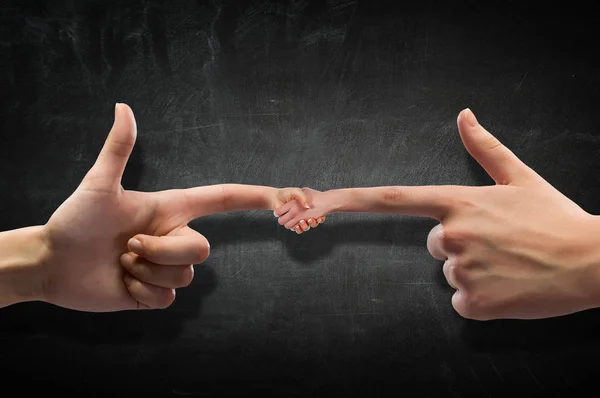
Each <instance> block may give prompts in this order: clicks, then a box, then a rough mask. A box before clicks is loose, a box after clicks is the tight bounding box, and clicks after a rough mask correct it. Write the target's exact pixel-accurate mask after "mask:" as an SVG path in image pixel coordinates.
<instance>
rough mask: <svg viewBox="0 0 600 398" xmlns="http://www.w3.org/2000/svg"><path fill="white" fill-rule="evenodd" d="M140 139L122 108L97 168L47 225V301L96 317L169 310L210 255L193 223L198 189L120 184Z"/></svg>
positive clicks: (125, 108)
mask: <svg viewBox="0 0 600 398" xmlns="http://www.w3.org/2000/svg"><path fill="white" fill-rule="evenodd" d="M135 138H136V123H135V119H134V116H133V112H132V111H131V109H130V108H129V107H128V106H127V105H124V104H119V105H117V106H116V108H115V123H114V125H113V127H112V129H111V131H110V133H109V135H108V138H107V140H106V142H105V144H104V147H103V148H102V151H101V152H100V155H99V156H98V158H97V160H96V162H95V164H94V165H93V167H92V168H91V169H90V171H89V172H88V173H87V175H86V176H85V178H84V179H83V181H82V182H81V184H80V185H79V187H78V188H77V189H76V190H75V192H74V193H73V194H72V195H71V196H70V197H69V198H68V199H67V200H66V201H65V202H64V203H63V204H62V205H61V206H60V207H59V208H58V209H57V210H56V212H55V213H54V214H53V215H52V217H51V218H50V220H49V221H48V223H47V224H46V225H44V226H43V232H42V235H43V241H44V242H45V246H46V247H47V253H46V255H45V256H44V260H43V263H42V265H41V267H40V272H41V273H43V276H44V278H43V280H44V283H43V292H42V293H41V297H42V300H43V301H47V302H50V303H53V304H55V305H58V306H61V307H66V308H71V309H75V310H82V311H93V312H104V311H118V310H128V309H142V308H144V309H146V308H165V307H168V306H169V305H170V304H171V303H172V302H173V300H174V299H175V289H176V288H179V287H183V286H186V285H188V284H189V283H190V282H191V281H192V278H193V275H194V270H193V267H192V264H198V263H201V262H203V261H204V260H206V258H207V257H208V255H209V244H208V241H207V240H206V239H205V238H204V237H203V236H202V235H200V234H199V233H197V232H196V231H194V230H192V229H191V228H189V227H188V226H187V223H188V222H189V221H191V220H192V219H194V218H196V216H197V213H198V212H199V211H200V209H198V203H200V202H201V200H202V198H201V197H200V195H199V194H198V192H199V191H198V190H193V189H190V190H169V191H161V192H153V193H143V192H135V191H126V190H124V189H123V187H122V186H121V176H122V174H123V171H124V169H125V166H126V164H127V160H128V158H129V156H130V154H131V151H132V149H133V145H134V143H135ZM132 237H133V238H132ZM130 238H131V239H130ZM123 253H125V254H123Z"/></svg>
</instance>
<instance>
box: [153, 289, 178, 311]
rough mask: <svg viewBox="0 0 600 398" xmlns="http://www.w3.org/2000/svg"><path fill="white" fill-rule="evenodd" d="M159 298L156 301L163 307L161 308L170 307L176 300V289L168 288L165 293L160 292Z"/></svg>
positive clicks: (157, 305) (158, 305)
mask: <svg viewBox="0 0 600 398" xmlns="http://www.w3.org/2000/svg"><path fill="white" fill-rule="evenodd" d="M157 299H158V300H157V302H156V307H157V308H161V309H164V308H168V307H170V306H171V304H173V302H174V301H175V290H174V289H171V290H168V291H166V292H165V293H163V294H160V295H159V296H158V297H157Z"/></svg>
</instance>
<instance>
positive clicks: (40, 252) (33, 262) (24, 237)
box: [0, 226, 45, 308]
mask: <svg viewBox="0 0 600 398" xmlns="http://www.w3.org/2000/svg"><path fill="white" fill-rule="evenodd" d="M44 256H45V245H44V244H43V239H42V227H39V226H36V227H27V228H21V229H16V230H12V231H6V232H0V308H1V307H6V306H9V305H11V304H16V303H19V302H24V301H33V300H39V299H40V298H41V293H42V290H43V286H41V284H42V283H41V275H40V272H39V270H40V267H41V266H42V262H43V258H44Z"/></svg>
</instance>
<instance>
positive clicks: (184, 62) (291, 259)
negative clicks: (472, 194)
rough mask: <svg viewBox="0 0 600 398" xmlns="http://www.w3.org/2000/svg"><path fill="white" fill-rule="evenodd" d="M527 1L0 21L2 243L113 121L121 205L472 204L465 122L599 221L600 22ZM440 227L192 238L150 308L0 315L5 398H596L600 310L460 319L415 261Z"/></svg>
mask: <svg viewBox="0 0 600 398" xmlns="http://www.w3.org/2000/svg"><path fill="white" fill-rule="evenodd" d="M436 3H444V4H443V5H441V6H440V5H439V4H436ZM523 3H525V2H520V1H504V2H500V1H492V2H489V1H488V2H477V1H463V2H433V1H419V2H416V1H415V2H404V1H368V0H358V1H351V0H328V1H325V0H322V1H321V0H302V1H300V0H270V1H267V0H254V1H249V0H239V1H226V0H214V1H200V0H199V1H191V0H187V1H150V0H148V1H142V0H138V1H67V0H63V1H58V0H56V1H46V2H21V1H8V0H6V1H3V2H2V3H1V4H0V44H1V46H0V62H1V63H0V65H1V68H2V73H1V77H0V78H1V79H2V80H0V83H1V84H2V86H1V87H0V88H1V92H2V95H1V96H0V101H1V108H0V109H1V114H2V116H1V120H2V130H1V132H0V155H1V156H0V192H1V195H0V196H1V198H0V200H1V204H2V211H1V212H0V227H1V228H2V229H3V230H6V229H13V228H18V227H23V226H27V225H39V224H43V223H45V222H46V220H47V219H48V218H49V216H50V215H51V214H52V212H53V211H54V210H55V209H56V208H57V207H58V206H59V205H60V204H61V203H62V201H63V200H65V199H66V198H67V197H68V196H69V195H70V193H71V192H72V191H73V190H74V189H75V188H76V186H77V184H78V183H79V181H80V180H81V178H82V177H83V175H84V174H85V172H86V171H87V170H88V169H89V167H90V166H91V165H92V164H93V162H94V160H95V157H96V155H97V153H98V151H99V150H100V147H101V145H102V143H103V141H104V138H105V137H106V134H107V132H108V130H109V128H110V126H111V124H112V117H113V113H112V112H113V106H114V103H115V102H125V103H127V104H129V105H130V106H131V107H132V109H133V111H134V113H135V115H136V118H137V122H138V140H137V144H136V147H135V149H134V152H133V155H132V158H131V160H130V163H129V166H128V169H127V170H126V174H125V177H124V180H123V185H124V186H125V188H129V189H136V190H144V191H155V190H162V189H168V188H184V187H192V186H196V185H207V184H218V183H228V182H231V183H244V184H259V185H272V186H310V187H313V188H315V189H320V190H326V189H332V188H341V187H354V186H376V185H426V184H459V185H488V184H491V183H492V181H491V179H490V178H489V177H487V175H486V174H485V173H484V172H483V171H482V169H481V168H480V167H479V166H478V165H477V164H476V163H475V162H474V161H473V160H472V159H470V158H469V156H468V154H467V152H466V151H465V149H464V148H463V147H462V146H461V142H460V139H459V137H458V133H457V129H456V116H457V115H458V112H459V111H460V110H462V109H463V108H465V107H470V108H471V109H472V110H473V111H474V112H475V114H476V115H477V117H478V119H479V120H480V122H481V123H482V124H484V125H485V126H486V127H487V128H488V129H489V130H490V131H492V132H493V133H494V134H496V136H497V137H498V138H500V140H502V141H503V142H504V143H505V144H506V145H507V146H508V147H509V148H511V149H512V150H513V151H514V152H515V153H516V154H517V155H518V156H519V157H521V159H523V160H524V161H525V162H526V163H527V164H529V165H530V166H532V167H533V168H534V169H535V170H537V171H538V172H539V173H540V174H541V175H542V176H543V177H544V178H546V179H547V180H548V181H549V182H551V183H552V184H553V185H554V186H556V187H557V188H558V189H559V190H561V191H562V192H563V193H565V194H566V195H567V196H569V197H570V198H571V199H573V200H574V201H576V202H577V203H578V204H580V205H581V206H582V207H583V208H584V209H585V210H587V211H589V212H591V213H594V214H599V213H600V200H599V199H598V198H599V197H600V178H598V170H600V156H599V155H598V154H599V153H600V136H599V131H600V129H599V128H598V125H597V116H598V105H599V104H600V102H599V99H600V79H599V77H598V76H599V73H598V63H597V62H594V56H595V53H596V52H597V42H596V41H597V38H598V28H597V26H598V22H599V21H598V17H597V16H596V14H594V13H593V12H592V9H591V8H589V7H587V8H586V7H581V6H579V5H577V4H575V2H568V3H565V4H559V3H556V4H555V3H553V2H547V3H545V5H544V6H543V7H540V8H537V7H531V6H527V5H525V4H523ZM434 225H435V222H433V221H432V220H428V219H421V218H411V217H405V216H388V215H376V214H370V215H369V214H334V215H331V216H330V217H329V218H328V221H327V223H326V224H324V225H323V226H321V227H319V228H318V229H316V230H312V231H310V232H309V233H307V234H304V235H301V236H297V235H295V234H293V233H290V232H289V231H286V230H284V229H283V228H281V227H280V226H279V225H278V224H277V223H276V221H275V219H274V218H273V216H272V214H270V213H269V212H265V211H250V212H232V213H226V214H219V215H214V216H209V217H205V218H201V219H197V220H195V221H193V222H192V223H191V226H192V227H193V228H194V229H196V230H198V231H200V232H201V233H202V234H204V235H205V236H206V237H207V238H208V240H209V241H210V243H211V248H212V250H211V256H210V258H209V259H208V260H207V261H206V262H205V263H203V264H201V265H197V266H196V277H195V280H194V282H193V283H192V285H191V286H190V287H188V288H186V289H182V290H180V291H179V293H178V297H177V300H176V302H175V303H174V304H173V305H172V306H171V307H170V308H168V309H166V310H161V311H144V312H122V313H109V314H88V313H79V312H75V311H69V310H64V309H61V308H57V307H54V306H51V305H47V304H43V303H28V304H20V305H15V306H12V307H8V308H4V309H2V310H0V388H2V389H3V388H6V389H7V390H6V391H2V390H0V396H6V397H9V396H17V395H14V394H15V393H14V392H9V389H10V388H12V387H17V388H18V389H17V390H15V391H19V393H23V392H26V391H29V390H36V391H43V392H45V393H52V392H63V393H68V392H78V393H82V394H84V395H81V396H96V395H105V396H117V395H121V394H123V395H127V396H136V395H135V394H140V395H141V396H143V395H142V394H144V395H146V396H171V395H173V396H247V395H248V394H251V393H253V394H254V393H257V394H261V395H263V396H264V395H268V396H273V395H276V396H281V397H296V396H315V397H329V396H354V395H357V396H363V397H371V396H396V397H397V396H419V397H427V396H448V397H462V396H479V397H501V396H563V395H564V396H571V395H572V394H578V393H580V392H581V391H582V386H583V385H585V384H586V383H591V384H592V385H596V387H595V390H594V391H597V383H596V381H597V379H596V377H595V376H596V374H597V371H598V369H599V367H598V360H597V358H598V357H599V356H600V312H598V311H596V310H592V311H586V312H583V313H579V314H575V315H571V316H565V317H560V318H555V319H548V320H540V321H527V322H526V321H510V320H505V321H488V322H476V321H469V320H465V319H463V318H461V317H460V316H458V315H457V314H456V313H455V312H454V310H453V309H452V307H451V304H450V297H451V295H452V290H451V289H450V288H449V287H448V286H447V285H446V283H445V280H444V278H443V275H442V270H441V264H440V263H439V262H438V261H436V260H434V259H433V258H431V257H430V256H429V254H428V252H427V249H426V247H425V242H426V237H427V233H428V232H429V230H430V228H432V227H433V226H434ZM599 244H600V243H599ZM411 391H412V392H411ZM19 396H20V395H19Z"/></svg>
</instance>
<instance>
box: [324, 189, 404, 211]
mask: <svg viewBox="0 0 600 398" xmlns="http://www.w3.org/2000/svg"><path fill="white" fill-rule="evenodd" d="M325 194H326V195H327V201H328V202H329V203H331V204H332V206H331V207H332V210H331V212H332V213H335V212H357V213H397V212H399V211H400V209H399V207H398V206H396V204H397V203H398V201H397V195H399V194H400V191H399V187H393V186H383V187H367V188H344V189H333V190H330V191H327V192H325Z"/></svg>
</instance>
